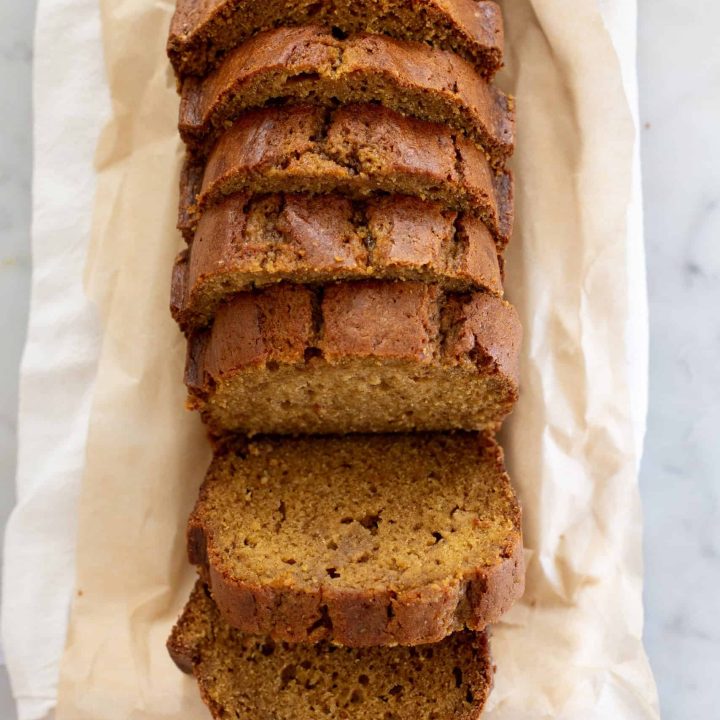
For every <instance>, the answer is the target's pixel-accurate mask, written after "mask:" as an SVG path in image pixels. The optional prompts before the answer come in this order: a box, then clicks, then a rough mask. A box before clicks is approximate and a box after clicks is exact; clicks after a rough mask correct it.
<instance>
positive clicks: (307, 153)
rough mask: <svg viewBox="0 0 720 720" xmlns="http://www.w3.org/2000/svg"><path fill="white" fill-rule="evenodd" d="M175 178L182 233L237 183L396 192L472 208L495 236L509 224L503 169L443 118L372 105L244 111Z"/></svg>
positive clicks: (241, 186)
mask: <svg viewBox="0 0 720 720" xmlns="http://www.w3.org/2000/svg"><path fill="white" fill-rule="evenodd" d="M201 178H202V180H201V181H200V179H201ZM182 182H183V189H182V193H181V196H182V200H181V213H180V226H181V228H183V229H184V230H185V231H186V232H188V233H189V234H191V232H192V230H193V229H194V226H195V223H196V221H197V219H198V216H199V215H201V214H202V213H203V212H205V211H206V210H207V209H208V208H210V207H212V206H213V205H216V204H217V203H218V202H220V201H222V200H223V199H224V198H225V197H226V196H228V195H231V194H233V193H237V192H243V193H253V194H258V193H274V192H291V193H294V192H297V193H310V194H327V193H333V192H337V193H340V194H343V195H347V196H350V197H353V198H362V197H368V196H372V195H377V194H378V193H386V194H387V193H393V194H395V193H399V194H404V195H412V196H414V197H419V198H422V199H425V200H434V201H438V202H441V203H443V204H444V205H446V206H447V207H448V208H451V209H454V210H463V211H469V212H472V213H474V214H477V215H478V217H480V218H481V219H482V220H483V221H484V222H485V223H486V224H487V226H488V228H489V230H490V232H491V233H492V234H493V236H494V237H496V238H497V239H498V242H499V243H500V244H501V245H504V244H505V243H506V242H507V240H508V238H509V236H510V232H511V228H512V215H513V211H512V181H511V178H510V176H509V174H508V173H506V172H502V171H501V172H498V173H495V172H494V171H493V170H492V168H491V167H490V165H489V163H488V161H487V159H486V158H485V155H484V154H483V153H482V152H481V151H480V150H479V149H478V148H477V146H475V145H474V144H473V143H472V142H471V141H470V140H468V139H467V138H465V137H464V136H462V135H461V134H459V133H457V132H454V131H452V130H450V129H449V128H447V127H445V126H444V125H440V124H436V123H429V122H423V121H421V120H416V119H414V118H407V117H404V116H402V115H400V114H399V113H396V112H394V111H392V110H389V109H387V108H384V107H380V106H376V105H344V106H342V107H341V108H339V109H338V110H335V111H328V110H327V109H325V108H320V107H315V106H311V105H300V106H294V107H270V108H265V109H262V110H254V111H249V112H247V113H245V114H244V115H243V116H242V117H241V118H240V119H239V120H238V121H237V122H236V123H235V124H234V125H233V126H232V127H231V128H230V129H229V130H227V132H226V133H225V134H224V135H223V136H222V137H221V138H220V140H219V141H218V143H217V144H216V145H215V147H214V149H213V151H212V153H211V154H210V156H209V158H208V161H207V165H206V166H205V168H204V171H203V170H202V163H198V161H197V160H196V159H190V160H189V161H188V165H187V167H186V169H185V172H184V173H183V181H182Z"/></svg>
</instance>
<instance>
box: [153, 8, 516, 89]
mask: <svg viewBox="0 0 720 720" xmlns="http://www.w3.org/2000/svg"><path fill="white" fill-rule="evenodd" d="M312 23H316V24H319V25H325V26H328V27H335V28H337V29H338V30H339V31H340V32H342V33H345V34H348V33H358V32H370V33H379V34H385V35H389V36H392V37H397V38H400V39H404V40H414V41H418V42H426V43H428V44H430V45H433V46H435V47H439V48H442V49H444V50H450V51H453V52H456V53H458V54H459V55H461V56H462V57H464V58H466V59H467V60H468V61H470V62H472V63H474V64H475V65H476V67H477V68H478V69H479V70H480V72H482V73H483V74H484V75H486V76H488V77H490V76H492V75H493V74H494V73H495V72H496V71H497V70H498V69H499V68H500V67H501V65H502V55H503V40H504V33H503V23H502V14H501V12H500V8H499V7H498V6H497V4H496V3H494V2H485V1H483V0H418V1H417V2H415V3H413V4H412V6H409V5H408V4H405V3H402V2H400V1H399V0H391V1H390V2H386V3H382V4H380V3H374V2H370V0H337V1H336V2H333V3H318V2H315V1H314V0H282V2H281V1H279V0H264V1H263V2H256V1H255V0H178V3H177V8H176V11H175V15H174V16H173V19H172V23H171V26H170V36H169V38H168V48H167V49H168V55H169V57H170V60H171V62H172V64H173V67H174V68H175V72H176V73H177V75H178V77H179V78H184V77H186V76H188V75H195V76H200V77H202V76H204V75H206V74H207V73H208V72H209V71H210V70H212V68H213V67H215V66H216V65H217V63H218V61H219V60H220V59H221V58H222V57H223V56H224V55H225V54H226V53H227V52H228V51H230V50H232V49H233V48H234V47H237V46H238V45H240V44H242V43H243V42H245V41H246V40H248V39H249V38H250V37H252V36H253V35H255V34H256V33H258V32H261V31H263V30H269V29H271V28H274V27H279V26H283V25H284V26H298V25H309V24H312Z"/></svg>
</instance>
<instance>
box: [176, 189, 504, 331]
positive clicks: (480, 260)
mask: <svg viewBox="0 0 720 720" xmlns="http://www.w3.org/2000/svg"><path fill="white" fill-rule="evenodd" d="M367 278H387V279H402V280H422V281H425V282H430V283H435V284H438V285H440V286H442V287H443V288H445V289H447V290H453V291H471V290H485V291H487V292H490V293H491V294H494V295H502V281H501V267H500V262H499V260H498V254H497V248H496V245H495V242H494V241H493V238H492V236H491V235H490V233H489V231H488V230H487V228H486V226H485V225H484V223H483V222H482V221H481V220H479V219H478V218H476V217H473V216H472V215H470V216H468V215H461V214H458V213H457V212H456V211H453V210H446V209H444V208H443V207H442V206H441V205H440V204H438V203H433V202H425V201H422V200H418V199H417V198H413V197H407V196H403V195H394V196H389V197H386V198H381V199H370V200H364V201H362V200H361V201H352V200H350V199H348V198H346V197H342V196H338V195H324V196H321V195H317V196H308V195H284V194H278V195H268V196H259V197H258V196H255V197H249V196H246V197H238V196H234V197H230V198H228V199H227V200H225V201H224V202H222V203H220V204H219V205H216V206H214V207H212V208H210V209H209V210H208V211H207V212H206V213H205V214H204V215H203V216H202V217H201V218H200V222H199V223H198V227H197V231H196V232H195V236H194V238H193V242H192V244H191V246H190V247H189V248H188V249H187V250H185V251H183V252H182V253H181V254H180V256H179V257H178V259H177V261H176V263H175V267H174V270H173V282H172V301H171V310H172V313H173V317H174V318H175V319H176V320H177V322H178V323H179V324H180V326H181V328H182V329H183V330H184V331H185V332H190V331H192V330H193V329H195V328H198V327H203V326H204V325H207V324H208V323H209V322H210V321H211V320H212V318H213V316H214V315H215V312H216V311H217V309H218V307H219V306H220V305H221V304H222V303H223V302H226V301H228V300H229V299H230V298H231V297H232V295H234V294H236V293H238V292H240V291H243V290H248V289H252V288H255V287H262V286H264V285H269V284H273V283H276V282H279V281H282V280H287V281H289V282H294V283H304V284H308V283H318V284H328V283H330V282H332V281H335V280H360V279H367Z"/></svg>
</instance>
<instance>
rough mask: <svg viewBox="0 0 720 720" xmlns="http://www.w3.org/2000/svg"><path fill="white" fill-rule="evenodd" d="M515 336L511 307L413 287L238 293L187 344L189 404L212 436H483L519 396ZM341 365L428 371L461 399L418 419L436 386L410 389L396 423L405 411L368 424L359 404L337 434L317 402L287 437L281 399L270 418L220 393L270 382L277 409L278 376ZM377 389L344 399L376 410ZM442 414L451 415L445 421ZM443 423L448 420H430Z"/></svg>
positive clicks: (345, 414)
mask: <svg viewBox="0 0 720 720" xmlns="http://www.w3.org/2000/svg"><path fill="white" fill-rule="evenodd" d="M521 338H522V328H521V325H520V322H519V320H518V317H517V313H516V312H515V310H514V308H513V307H512V306H511V305H509V304H508V303H506V302H504V301H503V300H501V299H499V298H496V297H493V296H490V295H486V294H483V293H475V294H471V295H469V296H462V295H460V296H454V295H449V296H446V295H445V294H444V293H442V292H441V290H440V289H439V288H438V287H437V286H433V285H427V284H424V283H417V282H410V281H408V282H382V281H367V282H360V283H340V284H337V285H332V286H329V287H327V288H325V289H324V290H322V289H321V290H314V289H312V288H308V287H304V286H290V285H277V286H273V287H270V288H268V289H265V290H262V291H256V292H253V293H240V294H239V295H237V296H236V297H235V298H234V299H233V300H232V301H230V302H229V303H228V304H226V305H223V306H222V307H221V308H220V309H219V310H218V313H217V315H216V318H215V322H214V325H213V327H212V328H211V329H209V330H205V331H201V332H197V333H195V334H194V335H193V336H191V338H190V340H189V343H188V361H187V366H186V375H185V380H186V384H187V386H188V390H189V393H190V395H189V397H190V406H191V407H193V408H196V409H198V410H200V411H201V413H202V415H203V418H204V420H205V422H206V423H207V424H208V425H209V427H210V429H211V431H212V432H213V433H215V434H218V435H220V434H222V433H223V432H225V431H228V430H233V431H242V432H246V433H250V434H254V433H280V434H287V433H290V434H293V433H296V432H320V433H323V432H340V433H342V432H375V431H378V430H383V431H388V430H390V431H392V430H403V431H404V430H409V429H420V430H439V429H466V430H490V429H494V428H495V427H497V426H499V424H500V423H501V422H502V420H503V419H504V418H505V417H506V415H507V414H508V413H509V412H510V410H511V409H512V407H513V405H514V403H515V401H516V400H517V394H518V356H519V352H520V343H521ZM350 365H351V366H352V368H354V370H355V371H356V372H359V371H361V370H363V368H364V369H365V371H367V372H369V373H372V368H373V367H377V368H378V371H380V369H382V368H383V367H386V368H395V367H402V368H403V370H402V371H400V370H398V372H401V373H402V374H405V375H410V374H414V373H418V372H421V373H425V372H432V373H433V377H436V378H438V379H439V378H445V381H447V383H448V387H449V388H452V387H455V390H456V392H455V393H454V394H457V395H458V397H457V398H455V397H454V394H453V395H448V396H447V397H446V398H445V399H443V401H442V404H441V405H438V406H431V407H430V409H429V410H428V411H427V412H428V413H429V414H427V416H426V413H425V411H424V410H423V409H422V407H421V400H422V399H423V398H424V399H425V400H428V399H429V398H431V394H430V393H429V391H430V390H431V389H433V390H434V388H431V387H430V386H428V385H420V386H413V387H411V389H410V390H404V391H402V394H401V396H400V398H399V399H398V402H407V403H411V406H410V407H408V408H407V411H408V412H407V413H405V414H404V415H403V414H402V413H403V410H404V409H403V408H399V407H396V408H394V410H393V412H390V413H389V414H388V412H389V411H388V412H385V411H382V412H381V411H380V410H378V412H379V413H380V416H379V417H380V418H385V417H386V418H387V420H382V419H380V420H378V419H377V417H376V416H374V415H373V416H372V417H373V419H372V420H370V419H365V417H364V414H363V412H362V411H361V409H360V408H359V407H358V408H354V410H353V407H352V406H347V407H345V409H344V410H343V409H342V408H341V410H340V413H341V415H340V416H339V417H340V418H345V420H343V422H350V423H351V425H350V426H348V427H334V428H333V427H331V426H329V423H330V422H331V418H334V421H336V422H340V420H339V419H338V416H335V415H327V416H326V414H325V413H326V412H327V413H330V412H335V410H332V411H331V410H329V409H327V408H325V407H324V406H322V405H321V404H319V403H320V400H319V399H317V398H316V405H315V406H313V408H312V411H313V412H312V413H311V414H310V415H306V416H304V422H307V423H308V425H307V426H303V427H304V429H303V427H298V428H297V429H292V428H293V427H294V423H295V420H293V419H290V416H286V414H285V413H284V412H283V410H282V407H283V403H280V405H279V407H278V409H277V410H276V411H275V412H274V414H272V415H270V416H267V415H264V414H262V413H261V414H257V413H256V412H255V410H257V409H258V408H254V409H253V408H252V403H251V398H250V397H248V398H245V400H244V404H245V410H243V412H242V413H240V414H238V413H235V412H234V411H233V410H232V409H228V407H226V405H227V403H228V402H230V401H229V399H228V398H227V397H226V396H225V395H224V392H225V391H227V392H231V393H233V395H235V394H236V393H240V396H237V397H235V396H234V399H233V400H232V403H233V404H235V403H237V405H238V406H242V405H243V401H242V397H241V395H242V393H243V392H246V391H247V390H237V389H235V388H234V386H233V382H234V381H235V379H236V378H241V379H242V378H243V377H253V378H255V379H257V378H258V377H259V378H260V379H261V381H262V378H263V377H267V382H270V379H271V378H274V381H273V386H272V388H271V389H272V392H273V393H276V394H277V398H276V400H278V401H279V398H280V397H281V395H282V392H283V385H282V380H281V378H284V379H285V381H286V382H291V379H292V377H293V376H296V377H304V378H306V380H307V381H308V382H310V381H311V380H312V379H313V378H316V379H317V378H319V377H320V376H321V375H322V373H325V372H326V371H327V370H332V369H333V368H339V369H340V370H342V369H343V368H346V367H349V366H350ZM279 369H281V370H282V371H283V373H282V374H279V373H278V372H277V371H278V370H279ZM456 372H460V373H461V374H460V375H456V374H455V373H456ZM475 379H477V380H478V381H480V380H482V385H479V386H478V389H477V390H473V388H471V387H470V386H469V385H468V383H471V382H472V381H474V380H475ZM262 382H264V381H262ZM358 382H359V381H358ZM370 382H371V384H372V381H370ZM458 383H459V384H460V386H459V385H458ZM377 384H378V387H377V388H373V387H367V386H364V385H363V386H361V387H358V390H359V391H360V390H362V392H363V393H367V395H363V394H362V393H360V392H359V393H358V395H357V397H356V398H355V399H354V401H353V402H355V403H358V402H366V403H373V402H374V401H373V400H372V399H371V398H373V397H374V398H375V401H377V402H380V403H382V402H384V400H385V399H386V398H387V392H388V388H387V387H385V386H384V385H383V383H382V382H381V381H377ZM461 386H462V387H461ZM218 390H223V393H218V392H217V391H218ZM474 391H476V392H478V393H481V394H480V395H478V396H477V397H474V396H473V397H472V398H470V399H468V395H467V393H468V392H474ZM248 392H249V391H248ZM327 393H329V395H328V396H327V398H326V399H327V400H328V401H332V397H333V393H332V392H331V391H330V390H327ZM407 393H410V395H408V394H407ZM417 393H420V395H417ZM486 393H489V395H487V396H486V395H485V394H486ZM273 397H275V395H273ZM402 398H404V399H402ZM255 400H256V403H259V402H260V400H259V399H258V398H255ZM350 401H351V399H348V400H347V402H350ZM438 402H439V401H438ZM455 403H458V405H457V408H458V409H457V410H456V404H455ZM463 403H465V404H467V403H469V408H470V409H469V410H468V412H467V413H466V412H464V411H463V412H460V410H459V408H461V407H463V408H464V407H465V405H463ZM285 404H287V403H285ZM415 404H417V407H414V406H415ZM288 407H289V405H288ZM377 407H378V408H379V407H380V405H378V406H377ZM443 408H444V410H445V411H446V412H447V413H449V415H443V414H442V412H443ZM369 409H370V406H368V407H366V408H364V409H363V410H364V411H369ZM372 409H373V411H374V410H375V406H373V407H372ZM411 410H412V411H411ZM268 412H269V411H268ZM394 412H397V413H400V414H401V415H402V417H399V416H396V415H395V414H393V413H394ZM368 417H370V416H368ZM448 417H449V418H451V419H450V420H448ZM257 418H261V419H257ZM285 422H287V423H290V424H289V425H285V424H284V423H285ZM376 422H380V423H381V425H380V426H379V427H378V426H376V425H375V423H376ZM444 422H451V423H452V424H450V425H442V424H439V425H438V424H435V423H444ZM386 425H387V427H386Z"/></svg>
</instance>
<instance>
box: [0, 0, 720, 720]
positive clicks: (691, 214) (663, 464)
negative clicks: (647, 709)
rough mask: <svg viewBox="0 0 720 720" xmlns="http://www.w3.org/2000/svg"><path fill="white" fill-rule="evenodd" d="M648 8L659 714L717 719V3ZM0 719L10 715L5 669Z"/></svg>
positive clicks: (17, 147) (2, 45)
mask: <svg viewBox="0 0 720 720" xmlns="http://www.w3.org/2000/svg"><path fill="white" fill-rule="evenodd" d="M34 7H35V2H34V1H26V2H22V3H18V2H13V0H0V28H2V32H1V33H0V97H3V98H5V99H9V98H12V101H11V102H7V101H6V103H5V107H4V113H3V127H2V131H1V132H0V306H1V307H2V308H3V312H2V313H0V337H2V338H3V341H2V351H1V352H0V476H1V477H2V482H0V527H1V526H3V525H4V522H5V519H6V517H7V515H8V513H9V511H10V508H11V506H12V502H13V497H12V496H13V475H14V464H15V442H16V435H15V413H16V406H17V366H18V362H19V359H20V355H21V352H22V346H23V342H24V336H25V324H26V320H27V309H28V304H29V299H28V292H29V280H30V251H29V222H30V177H31V92H30V77H31V64H32V26H33V15H34ZM639 11H640V26H639V70H640V73H639V76H640V102H641V119H642V128H641V132H642V155H643V174H644V192H645V206H646V210H645V213H646V241H647V256H648V272H649V293H650V322H651V352H650V360H651V364H650V417H649V423H648V437H647V444H646V452H645V458H644V461H643V468H642V476H641V488H642V493H643V501H644V511H645V526H646V527H645V557H646V589H645V605H646V641H647V648H648V652H649V654H650V658H651V662H652V665H653V668H654V670H655V673H656V678H657V682H658V686H659V690H660V697H661V705H662V710H663V718H664V719H665V720H690V719H694V718H699V719H702V720H710V718H712V717H717V713H718V709H717V708H718V704H719V702H720V692H719V691H718V687H719V685H718V682H717V678H718V677H720V625H719V624H718V622H717V620H716V611H715V610H713V608H717V607H719V606H720V442H719V441H718V440H717V432H718V431H717V428H718V427H720V363H719V362H718V361H717V357H718V354H719V352H720V312H718V308H720V243H718V238H720V141H718V139H717V129H718V127H720V90H718V88H719V87H720V44H719V43H718V42H717V38H716V27H717V24H718V23H715V22H714V20H718V21H719V22H720V5H718V4H716V3H715V2H713V0H696V2H694V3H678V2H677V1H676V0H639ZM670 30H672V41H673V47H672V48H669V47H668V38H669V35H670ZM696 48H703V52H702V55H701V57H700V59H699V61H698V53H697V50H696ZM0 542H2V540H1V537H0ZM0 659H1V658H0ZM0 717H2V718H6V719H7V720H11V718H13V717H14V711H13V709H12V701H11V696H10V691H9V687H8V683H7V678H6V677H5V674H4V672H2V668H0Z"/></svg>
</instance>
